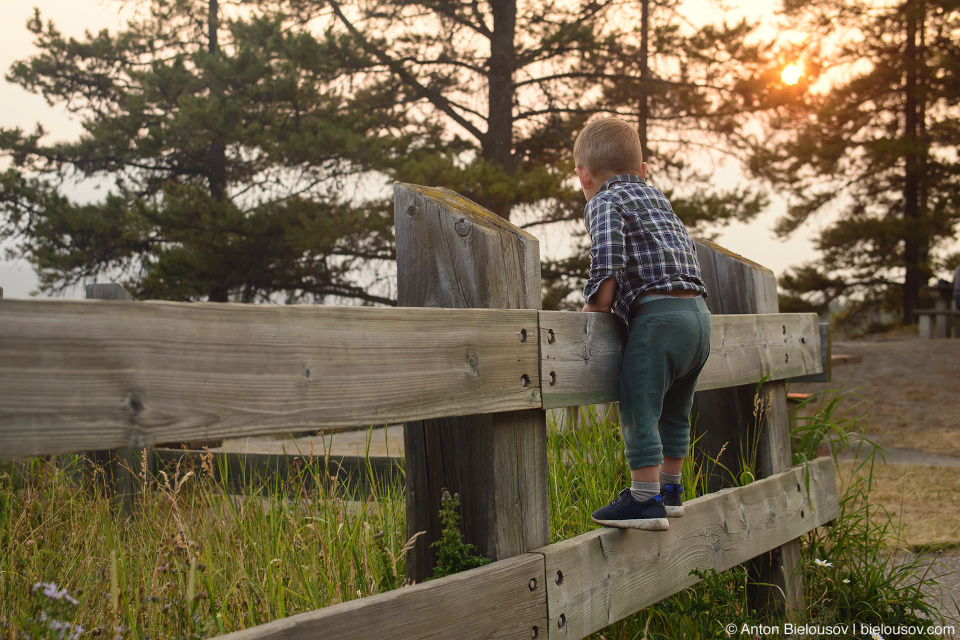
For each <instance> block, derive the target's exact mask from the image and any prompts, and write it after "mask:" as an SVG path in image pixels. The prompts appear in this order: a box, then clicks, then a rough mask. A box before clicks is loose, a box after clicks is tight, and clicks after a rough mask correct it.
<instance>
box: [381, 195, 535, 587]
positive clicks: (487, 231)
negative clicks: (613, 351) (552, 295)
mask: <svg viewBox="0 0 960 640" xmlns="http://www.w3.org/2000/svg"><path fill="white" fill-rule="evenodd" d="M394 206H395V208H394V229H395V235H396V238H397V292H398V300H399V303H400V305H401V306H410V307H420V306H435V307H436V306H439V307H456V308H461V309H462V308H497V309H510V308H522V309H539V308H540V299H541V291H540V245H539V242H538V241H537V239H536V238H535V237H534V236H532V235H530V234H529V233H527V232H525V231H523V230H521V229H519V228H517V227H515V226H514V225H512V224H510V223H509V222H507V221H506V220H503V219H502V218H499V217H498V216H496V215H494V214H493V213H491V212H489V211H487V210H486V209H484V208H482V207H480V206H478V205H477V204H476V203H473V202H471V201H469V200H467V199H466V198H463V197H462V196H460V195H458V194H456V193H454V192H453V191H450V190H447V189H432V188H427V187H421V186H417V185H405V184H397V185H395V186H394ZM534 313H535V312H534ZM524 340H525V341H524V342H523V343H522V344H520V345H519V346H521V347H524V348H531V347H532V348H534V349H537V351H538V355H537V357H538V358H539V344H538V343H539V338H538V335H537V330H536V322H534V323H533V326H530V327H529V328H528V329H527V333H526V335H525V337H524ZM514 342H516V340H515V341H514ZM511 348H512V347H511ZM538 366H539V362H538ZM536 373H537V375H536V378H537V380H536V382H534V381H533V376H531V385H532V386H534V387H535V388H536V394H537V401H538V403H539V402H540V400H541V398H540V395H539V394H540V391H539V369H538V371H537V372H536ZM518 408H519V407H509V409H518ZM507 409H508V408H500V409H498V408H489V407H488V408H484V409H483V410H478V411H475V412H474V413H477V414H480V413H483V414H487V415H464V416H463V417H458V418H453V419H439V420H426V421H424V420H417V421H414V422H408V423H407V424H406V425H405V426H404V452H405V455H406V471H407V476H406V477H407V533H408V537H412V536H413V535H415V534H417V533H419V532H421V531H425V532H426V534H425V535H422V536H420V537H418V538H417V541H416V543H415V545H414V546H413V548H412V549H411V550H410V552H409V553H408V554H407V577H408V578H410V579H412V580H416V581H420V580H423V579H424V578H425V577H428V576H430V575H431V573H432V571H433V565H434V550H433V549H432V548H431V546H430V545H431V543H432V542H434V541H436V540H439V539H440V530H441V527H440V519H439V512H440V499H441V496H442V492H443V490H444V489H448V490H449V491H450V492H451V493H459V494H460V504H461V507H462V510H463V520H462V527H463V532H464V539H465V540H466V541H467V542H469V543H471V544H474V545H476V546H477V548H478V549H479V550H480V552H481V553H482V554H484V555H485V556H487V557H488V558H493V559H500V558H508V557H510V556H513V555H517V554H519V553H523V552H525V551H527V550H529V549H531V548H534V547H538V546H541V545H543V544H546V542H547V541H548V540H549V522H548V520H549V518H548V509H549V492H548V484H547V483H548V477H547V443H546V440H547V427H546V412H545V411H543V410H542V409H537V410H533V411H511V412H507ZM491 411H500V412H501V413H491ZM469 413H470V412H468V411H460V412H459V414H469ZM418 417H429V416H426V415H424V416H418Z"/></svg>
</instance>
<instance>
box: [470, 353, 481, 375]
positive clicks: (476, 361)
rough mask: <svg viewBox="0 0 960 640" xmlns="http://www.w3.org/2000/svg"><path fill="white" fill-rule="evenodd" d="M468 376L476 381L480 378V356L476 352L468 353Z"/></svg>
mask: <svg viewBox="0 0 960 640" xmlns="http://www.w3.org/2000/svg"><path fill="white" fill-rule="evenodd" d="M467 376H469V378H470V379H471V380H474V381H476V380H479V379H480V358H479V357H477V354H475V353H468V354H467Z"/></svg>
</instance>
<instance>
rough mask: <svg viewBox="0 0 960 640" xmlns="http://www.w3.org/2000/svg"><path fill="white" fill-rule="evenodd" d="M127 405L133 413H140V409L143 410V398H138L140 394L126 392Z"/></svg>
mask: <svg viewBox="0 0 960 640" xmlns="http://www.w3.org/2000/svg"><path fill="white" fill-rule="evenodd" d="M127 407H128V408H129V409H130V411H132V412H133V413H134V414H137V413H140V412H141V411H143V400H141V399H140V396H138V395H137V394H135V393H128V394H127Z"/></svg>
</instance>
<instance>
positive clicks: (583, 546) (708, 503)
mask: <svg viewBox="0 0 960 640" xmlns="http://www.w3.org/2000/svg"><path fill="white" fill-rule="evenodd" d="M684 509H685V515H684V517H682V518H676V519H672V520H670V530H669V531H667V532H653V531H636V530H619V529H608V528H604V529H599V530H597V531H592V532H590V533H587V534H584V535H581V536H578V537H576V538H572V539H570V540H565V541H563V542H559V543H556V544H552V545H549V546H547V547H543V548H542V549H538V550H537V551H538V552H540V553H543V554H544V557H545V558H546V577H547V606H548V610H549V623H548V626H547V628H548V629H549V638H551V640H553V639H558V638H562V639H564V640H573V639H575V638H582V637H584V636H586V635H588V634H590V633H593V632H595V631H599V630H600V629H603V628H604V627H606V626H607V625H609V624H612V623H613V622H616V621H617V620H621V619H623V618H625V617H626V616H628V615H631V614H633V613H635V612H637V611H639V610H641V609H643V608H644V607H647V606H649V605H651V604H653V603H655V602H659V601H660V600H662V599H664V598H666V597H669V596H670V595H672V594H674V593H676V592H678V591H680V590H682V589H685V588H686V587H688V586H690V585H692V584H694V583H695V582H697V580H698V578H697V577H696V576H692V575H690V571H691V570H692V569H698V570H701V571H707V570H709V569H716V570H717V571H724V570H726V569H729V568H731V567H734V566H736V565H738V564H740V563H742V562H745V561H747V560H749V559H750V558H752V557H754V556H755V555H757V554H758V553H763V552H765V551H768V550H770V549H774V548H776V547H778V546H780V545H782V544H783V543H785V542H787V541H788V540H792V539H794V538H796V537H799V536H801V535H803V534H804V533H806V532H808V531H811V530H812V529H814V528H815V527H817V526H820V525H822V524H824V523H827V522H829V521H830V520H833V519H835V518H836V517H838V515H839V504H838V496H837V487H836V478H835V475H834V467H833V461H832V460H831V459H828V458H820V459H818V460H816V461H814V462H812V463H810V464H808V465H805V466H803V467H796V468H792V469H790V470H788V471H785V472H783V473H780V474H777V475H775V476H772V477H770V478H767V479H765V480H759V481H757V482H754V483H753V484H750V485H748V486H746V487H740V488H731V489H724V490H722V491H720V492H717V493H712V494H708V495H706V496H703V497H701V498H697V499H696V500H692V501H690V502H688V503H687V504H686V505H684Z"/></svg>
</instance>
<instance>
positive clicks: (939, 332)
mask: <svg viewBox="0 0 960 640" xmlns="http://www.w3.org/2000/svg"><path fill="white" fill-rule="evenodd" d="M916 314H917V316H918V317H919V320H920V338H921V339H923V340H930V339H931V338H949V337H951V334H952V335H953V336H957V337H960V328H957V327H956V324H957V318H960V310H958V311H953V310H950V309H917V310H916ZM934 319H935V320H936V322H934ZM951 319H952V320H953V321H952V322H951ZM951 327H953V330H952V331H951Z"/></svg>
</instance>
